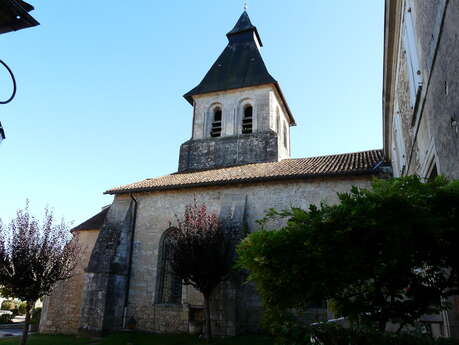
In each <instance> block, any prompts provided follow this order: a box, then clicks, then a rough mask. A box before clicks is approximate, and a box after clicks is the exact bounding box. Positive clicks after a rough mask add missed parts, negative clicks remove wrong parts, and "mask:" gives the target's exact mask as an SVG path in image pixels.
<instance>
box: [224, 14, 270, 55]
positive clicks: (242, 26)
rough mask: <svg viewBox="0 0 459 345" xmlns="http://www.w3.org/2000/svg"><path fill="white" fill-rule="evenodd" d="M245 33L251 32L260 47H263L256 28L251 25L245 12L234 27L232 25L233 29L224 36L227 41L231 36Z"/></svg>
mask: <svg viewBox="0 0 459 345" xmlns="http://www.w3.org/2000/svg"><path fill="white" fill-rule="evenodd" d="M247 31H252V32H254V33H255V35H256V38H257V40H258V43H259V45H260V47H263V44H262V43H261V39H260V35H259V34H258V30H257V27H256V26H254V25H253V24H252V22H251V21H250V18H249V15H248V14H247V11H244V12H243V13H242V14H241V16H240V17H239V20H238V21H237V23H236V25H234V28H233V29H232V30H231V31H230V32H228V33H227V34H226V37H228V39H229V38H230V37H231V36H234V35H236V34H240V33H243V32H247Z"/></svg>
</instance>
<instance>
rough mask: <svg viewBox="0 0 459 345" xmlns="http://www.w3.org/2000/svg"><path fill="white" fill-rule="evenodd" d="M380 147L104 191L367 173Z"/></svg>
mask: <svg viewBox="0 0 459 345" xmlns="http://www.w3.org/2000/svg"><path fill="white" fill-rule="evenodd" d="M382 161H383V151H382V150H371V151H363V152H355V153H345V154H337V155H331V156H321V157H311V158H295V159H284V160H282V161H280V162H272V163H256V164H246V165H240V166H234V167H229V168H221V169H213V170H204V171H195V172H188V173H174V174H171V175H166V176H162V177H158V178H149V179H146V180H143V181H140V182H136V183H132V184H128V185H125V186H121V187H117V188H113V189H110V190H108V191H106V192H105V194H123V193H133V192H148V191H157V190H166V189H181V188H192V187H198V186H215V185H224V184H237V183H252V182H262V181H273V180H287V179H308V178H315V177H331V176H340V175H371V174H377V173H378V172H379V169H378V167H379V166H380V165H381V163H382Z"/></svg>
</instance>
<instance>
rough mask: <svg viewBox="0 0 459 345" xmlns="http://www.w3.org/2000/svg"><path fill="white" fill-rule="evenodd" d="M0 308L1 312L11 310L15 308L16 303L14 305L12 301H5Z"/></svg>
mask: <svg viewBox="0 0 459 345" xmlns="http://www.w3.org/2000/svg"><path fill="white" fill-rule="evenodd" d="M1 308H2V310H13V309H14V308H16V303H14V301H12V300H9V299H6V300H4V301H3V302H2V306H1Z"/></svg>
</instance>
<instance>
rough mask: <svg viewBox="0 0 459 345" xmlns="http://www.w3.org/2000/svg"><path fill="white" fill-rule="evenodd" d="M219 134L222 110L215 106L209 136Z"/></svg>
mask: <svg viewBox="0 0 459 345" xmlns="http://www.w3.org/2000/svg"><path fill="white" fill-rule="evenodd" d="M221 135H222V110H221V109H220V108H215V109H214V118H213V121H212V129H211V131H210V136H211V137H220V136H221Z"/></svg>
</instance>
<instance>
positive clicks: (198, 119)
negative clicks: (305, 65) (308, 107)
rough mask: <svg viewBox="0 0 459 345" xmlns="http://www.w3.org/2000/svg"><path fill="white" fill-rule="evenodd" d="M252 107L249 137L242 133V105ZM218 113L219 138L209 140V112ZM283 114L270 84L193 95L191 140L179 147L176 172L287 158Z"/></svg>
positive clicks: (287, 136)
mask: <svg viewBox="0 0 459 345" xmlns="http://www.w3.org/2000/svg"><path fill="white" fill-rule="evenodd" d="M247 104H250V105H251V106H252V108H253V117H252V129H253V133H252V134H242V118H243V111H244V110H243V109H244V106H245V105H247ZM215 107H218V108H220V109H221V110H222V132H221V136H220V137H211V136H210V132H211V127H212V120H213V110H214V109H215ZM286 114H287V112H286V109H285V106H284V105H283V103H282V101H281V98H280V97H279V95H278V93H277V91H276V89H275V88H274V87H273V85H262V86H256V87H247V88H243V89H236V90H228V91H222V92H213V93H209V94H204V95H197V96H194V109H193V133H192V138H191V139H190V140H188V141H186V142H185V143H184V144H182V146H181V148H180V158H179V171H187V170H201V169H212V168H217V167H225V166H231V165H240V164H247V163H258V162H272V161H279V160H281V159H284V158H288V157H290V126H289V122H288V118H287V115H286Z"/></svg>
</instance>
